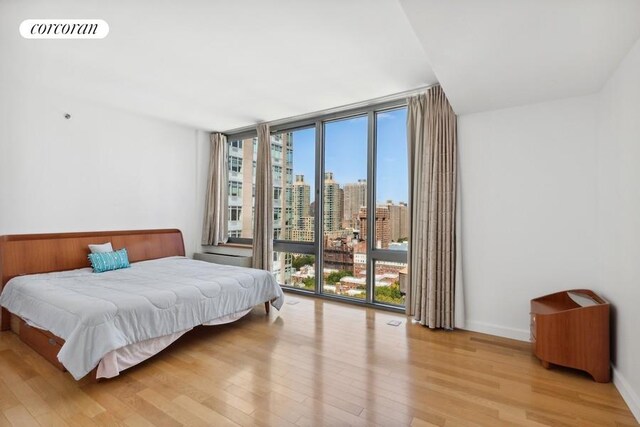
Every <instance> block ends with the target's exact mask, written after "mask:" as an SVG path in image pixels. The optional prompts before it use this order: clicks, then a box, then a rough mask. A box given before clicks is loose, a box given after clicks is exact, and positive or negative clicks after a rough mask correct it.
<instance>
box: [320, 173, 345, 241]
mask: <svg viewBox="0 0 640 427" xmlns="http://www.w3.org/2000/svg"><path fill="white" fill-rule="evenodd" d="M342 200H343V193H342V189H341V188H340V185H339V184H338V183H337V182H336V181H335V180H334V179H333V173H332V172H325V174H324V207H323V212H324V215H323V225H324V232H325V233H330V232H333V231H339V230H340V229H341V227H340V226H341V222H342Z"/></svg>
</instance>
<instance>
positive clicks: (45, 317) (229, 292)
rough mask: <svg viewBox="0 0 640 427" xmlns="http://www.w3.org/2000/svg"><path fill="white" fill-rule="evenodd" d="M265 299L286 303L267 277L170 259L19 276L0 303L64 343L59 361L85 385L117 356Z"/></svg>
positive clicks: (262, 273) (278, 305) (257, 272)
mask: <svg viewBox="0 0 640 427" xmlns="http://www.w3.org/2000/svg"><path fill="white" fill-rule="evenodd" d="M268 300H271V301H272V305H273V306H274V307H275V308H277V309H280V308H281V307H282V304H283V302H284V295H283V293H282V289H281V288H280V286H279V285H278V284H277V282H276V280H275V279H274V277H273V275H272V274H271V273H269V272H266V271H263V270H255V269H250V268H244V267H234V266H227V265H219V264H213V263H207V262H203V261H195V260H192V259H188V258H184V257H170V258H162V259H158V260H152V261H143V262H138V263H134V264H131V267H130V268H126V269H121V270H114V271H108V272H104V273H93V272H92V271H91V269H89V268H84V269H79V270H71V271H64V272H57V273H48V274H35V275H28V276H19V277H15V278H13V279H11V280H10V281H9V282H8V283H7V285H6V286H5V288H4V291H3V292H2V295H1V296H0V305H2V306H3V307H5V308H6V309H8V310H9V311H10V312H12V313H14V314H16V315H18V316H20V317H22V318H23V319H25V321H27V322H29V323H30V324H33V325H35V326H37V327H39V328H41V329H45V330H48V331H51V332H52V333H53V334H55V335H57V336H58V337H60V338H62V339H64V340H65V344H64V345H63V346H62V348H61V349H60V352H59V353H58V360H59V361H60V363H62V364H63V365H64V366H65V368H67V370H68V371H69V372H70V373H71V375H73V377H74V378H75V379H80V378H82V377H83V376H85V375H86V374H87V373H89V372H90V371H91V370H92V369H93V368H94V367H95V366H97V365H98V363H99V361H100V360H101V359H102V358H103V357H104V356H105V355H106V354H108V353H109V352H111V351H113V350H116V349H119V348H122V347H125V346H127V345H129V344H133V343H137V342H141V341H145V340H148V339H151V338H157V337H162V336H166V335H171V334H174V333H176V332H181V331H185V330H189V329H191V328H193V327H194V326H198V325H202V324H205V323H207V322H209V321H212V320H214V319H218V318H221V317H223V316H227V315H231V314H233V313H238V312H240V311H243V310H247V309H250V308H251V307H253V306H255V305H257V304H259V303H262V302H264V301H268Z"/></svg>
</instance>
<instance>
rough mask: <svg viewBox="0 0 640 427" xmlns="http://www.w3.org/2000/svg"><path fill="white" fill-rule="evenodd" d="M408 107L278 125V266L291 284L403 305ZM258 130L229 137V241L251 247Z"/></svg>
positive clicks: (279, 275) (274, 150)
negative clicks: (256, 135) (291, 124)
mask: <svg viewBox="0 0 640 427" xmlns="http://www.w3.org/2000/svg"><path fill="white" fill-rule="evenodd" d="M406 114H407V109H406V106H405V105H402V104H400V103H395V104H392V105H389V104H387V105H381V106H374V107H369V108H363V109H361V110H358V111H352V112H350V113H345V114H343V115H333V116H326V117H318V118H314V119H309V120H306V121H304V122H301V123H297V124H294V125H293V126H284V125H283V126H275V127H272V135H271V155H272V167H273V170H272V172H273V206H274V211H273V218H274V236H273V237H274V262H273V274H274V276H275V278H276V279H277V280H278V282H279V283H280V284H281V285H282V286H285V287H288V288H292V289H298V290H300V291H305V292H310V293H315V294H319V295H325V296H327V297H334V298H341V299H344V300H346V301H354V302H365V303H369V304H374V305H386V306H397V307H402V306H403V305H404V293H405V286H406V275H407V248H408V229H409V223H408V221H409V213H408V208H407V202H408V172H407V169H408V159H407V142H406V141H407V138H406ZM256 152H257V140H256V138H255V133H254V134H251V133H245V134H243V135H230V136H229V162H228V168H229V237H230V241H231V242H235V243H247V244H250V243H251V239H252V233H253V205H254V196H255V191H254V189H253V188H254V179H255V178H254V177H255V159H256Z"/></svg>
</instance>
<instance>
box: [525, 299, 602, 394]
mask: <svg viewBox="0 0 640 427" xmlns="http://www.w3.org/2000/svg"><path fill="white" fill-rule="evenodd" d="M531 343H532V349H533V353H534V354H535V355H536V357H538V358H539V359H540V360H541V361H542V364H543V366H544V367H545V368H548V367H549V365H550V364H555V365H560V366H567V367H570V368H575V369H580V370H583V371H586V372H588V373H589V374H590V375H591V376H592V377H593V379H594V380H596V381H597V382H609V381H610V379H611V368H610V357H609V303H608V302H606V301H605V300H604V299H602V298H601V297H599V296H598V295H596V294H595V293H593V292H592V291H590V290H586V289H575V290H571V291H563V292H557V293H555V294H550V295H545V296H543V297H540V298H536V299H533V300H531Z"/></svg>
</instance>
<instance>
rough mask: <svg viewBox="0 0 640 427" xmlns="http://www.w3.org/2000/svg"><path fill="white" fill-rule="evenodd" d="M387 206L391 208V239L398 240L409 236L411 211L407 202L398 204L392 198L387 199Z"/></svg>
mask: <svg viewBox="0 0 640 427" xmlns="http://www.w3.org/2000/svg"><path fill="white" fill-rule="evenodd" d="M386 207H387V208H388V209H389V223H390V237H389V238H390V239H391V241H392V242H397V241H398V240H399V239H406V238H408V237H409V211H408V209H407V204H406V203H404V202H400V203H398V204H397V205H396V204H394V203H393V202H392V201H391V200H388V201H387V204H386Z"/></svg>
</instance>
